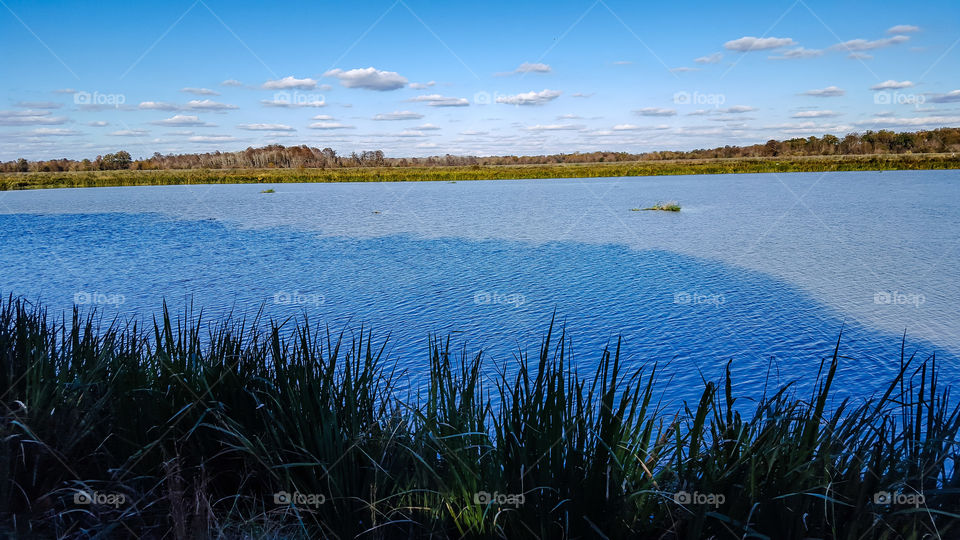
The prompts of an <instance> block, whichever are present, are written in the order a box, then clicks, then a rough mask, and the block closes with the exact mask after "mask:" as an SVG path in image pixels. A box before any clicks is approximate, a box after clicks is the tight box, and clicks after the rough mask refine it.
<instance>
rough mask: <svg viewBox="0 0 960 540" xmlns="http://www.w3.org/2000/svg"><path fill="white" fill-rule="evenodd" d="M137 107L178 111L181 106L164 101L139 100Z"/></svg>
mask: <svg viewBox="0 0 960 540" xmlns="http://www.w3.org/2000/svg"><path fill="white" fill-rule="evenodd" d="M139 108H141V109H146V110H151V111H179V110H180V108H181V107H180V106H179V105H176V104H173V103H167V102H165V101H141V102H140V105H139Z"/></svg>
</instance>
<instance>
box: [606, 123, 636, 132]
mask: <svg viewBox="0 0 960 540" xmlns="http://www.w3.org/2000/svg"><path fill="white" fill-rule="evenodd" d="M638 129H643V128H642V127H640V126H638V125H636V124H617V125H615V126H613V130H614V131H635V130H638Z"/></svg>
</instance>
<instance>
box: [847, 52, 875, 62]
mask: <svg viewBox="0 0 960 540" xmlns="http://www.w3.org/2000/svg"><path fill="white" fill-rule="evenodd" d="M847 58H849V59H851V60H873V55H872V54H867V53H862V52H852V53H850V54H848V55H847Z"/></svg>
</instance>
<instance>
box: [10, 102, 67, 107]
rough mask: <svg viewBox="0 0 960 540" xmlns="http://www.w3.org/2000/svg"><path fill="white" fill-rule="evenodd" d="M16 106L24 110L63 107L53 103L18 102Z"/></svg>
mask: <svg viewBox="0 0 960 540" xmlns="http://www.w3.org/2000/svg"><path fill="white" fill-rule="evenodd" d="M16 106H17V107H20V108H22V109H59V108H60V107H62V106H63V105H61V104H59V103H55V102H53V101H18V102H17V104H16Z"/></svg>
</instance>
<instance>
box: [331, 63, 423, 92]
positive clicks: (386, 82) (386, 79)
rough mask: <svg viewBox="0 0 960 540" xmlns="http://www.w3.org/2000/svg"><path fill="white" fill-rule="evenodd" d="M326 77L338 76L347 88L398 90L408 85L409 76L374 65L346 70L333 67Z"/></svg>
mask: <svg viewBox="0 0 960 540" xmlns="http://www.w3.org/2000/svg"><path fill="white" fill-rule="evenodd" d="M323 76H324V77H336V78H337V79H339V80H340V84H342V85H343V86H345V87H347V88H365V89H367V90H379V91H387V90H396V89H398V88H403V87H404V86H406V85H407V78H406V77H404V76H402V75H400V74H399V73H397V72H395V71H382V70H379V69H376V68H374V67H368V68H358V69H351V70H348V71H344V70H342V69H339V68H338V69H331V70H330V71H328V72H326V73H324V74H323Z"/></svg>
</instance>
